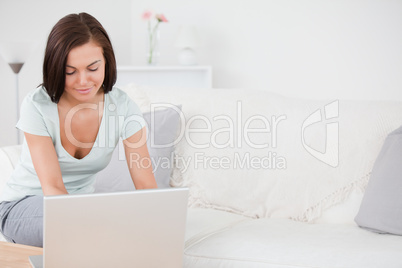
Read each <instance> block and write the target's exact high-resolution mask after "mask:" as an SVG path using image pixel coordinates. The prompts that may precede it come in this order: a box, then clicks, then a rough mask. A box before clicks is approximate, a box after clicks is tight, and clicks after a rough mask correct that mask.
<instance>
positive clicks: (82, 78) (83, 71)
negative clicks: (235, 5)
mask: <svg viewBox="0 0 402 268" xmlns="http://www.w3.org/2000/svg"><path fill="white" fill-rule="evenodd" d="M104 79H105V59H104V57H103V49H102V48H101V47H100V46H98V45H97V44H96V43H94V42H93V41H90V42H88V43H86V44H84V45H82V46H79V47H76V48H73V49H72V50H71V51H70V53H69V54H68V57H67V64H66V84H65V88H64V93H63V95H62V98H63V97H64V98H66V99H68V100H70V101H73V102H80V103H83V102H91V101H96V100H97V98H96V96H97V94H98V92H99V93H101V92H102V91H99V89H100V88H101V87H102V84H103V80H104Z"/></svg>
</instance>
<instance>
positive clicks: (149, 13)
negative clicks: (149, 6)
mask: <svg viewBox="0 0 402 268" xmlns="http://www.w3.org/2000/svg"><path fill="white" fill-rule="evenodd" d="M152 15H153V12H152V11H150V10H145V11H144V13H142V19H143V20H150V19H151V17H152Z"/></svg>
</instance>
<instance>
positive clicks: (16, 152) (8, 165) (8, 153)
mask: <svg viewBox="0 0 402 268" xmlns="http://www.w3.org/2000/svg"><path fill="white" fill-rule="evenodd" d="M20 154H21V145H15V146H7V147H2V148H0V171H1V172H0V193H1V192H2V191H3V188H4V185H5V183H6V182H7V180H8V179H9V178H10V176H11V173H12V172H13V170H14V168H15V165H16V164H17V163H18V159H19V157H20Z"/></svg>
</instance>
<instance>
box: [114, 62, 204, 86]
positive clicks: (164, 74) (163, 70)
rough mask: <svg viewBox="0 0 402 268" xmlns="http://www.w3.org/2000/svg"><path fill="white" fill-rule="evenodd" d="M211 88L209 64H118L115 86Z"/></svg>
mask: <svg viewBox="0 0 402 268" xmlns="http://www.w3.org/2000/svg"><path fill="white" fill-rule="evenodd" d="M129 83H134V84H137V85H147V86H162V87H163V86H166V87H187V88H212V68H211V66H119V67H117V82H116V86H125V85H127V84H129Z"/></svg>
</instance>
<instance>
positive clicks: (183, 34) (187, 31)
mask: <svg viewBox="0 0 402 268" xmlns="http://www.w3.org/2000/svg"><path fill="white" fill-rule="evenodd" d="M199 43H200V40H199V37H198V33H197V30H196V28H195V27H194V26H192V25H182V26H180V28H179V32H178V35H177V39H176V42H175V46H176V47H178V48H193V47H196V46H198V45H199Z"/></svg>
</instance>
